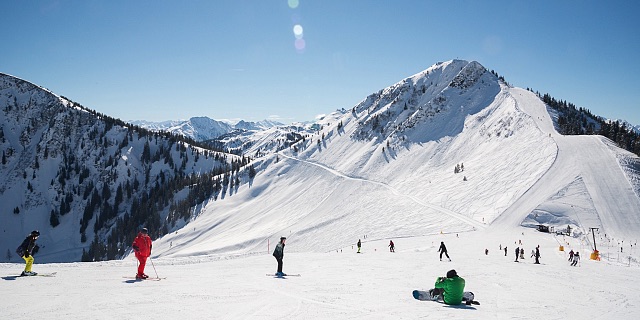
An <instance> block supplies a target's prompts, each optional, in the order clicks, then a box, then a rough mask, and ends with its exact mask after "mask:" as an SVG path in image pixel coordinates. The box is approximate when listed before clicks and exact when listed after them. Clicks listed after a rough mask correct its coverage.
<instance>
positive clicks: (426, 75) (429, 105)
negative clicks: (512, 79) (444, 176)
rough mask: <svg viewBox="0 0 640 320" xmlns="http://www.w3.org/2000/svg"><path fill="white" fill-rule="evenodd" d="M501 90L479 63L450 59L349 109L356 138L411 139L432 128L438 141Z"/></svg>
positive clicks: (433, 138) (432, 135)
mask: <svg viewBox="0 0 640 320" xmlns="http://www.w3.org/2000/svg"><path fill="white" fill-rule="evenodd" d="M499 91H500V82H499V81H498V78H497V76H496V75H494V74H492V73H490V72H488V71H487V69H486V68H484V67H483V66H482V65H481V64H479V63H478V62H475V61H472V62H468V61H464V60H451V61H447V62H443V63H437V64H435V65H433V66H431V67H430V68H428V69H427V70H425V71H423V72H420V73H418V74H416V75H413V76H411V77H408V78H405V79H404V80H402V81H400V82H398V83H396V84H394V85H391V86H389V87H387V88H384V89H382V90H380V91H378V92H377V93H373V94H371V95H369V96H368V97H367V98H366V99H364V100H363V101H361V102H360V103H359V104H358V105H356V106H355V107H354V109H353V115H354V116H355V117H356V118H358V126H359V129H358V130H356V131H355V132H354V136H353V137H354V138H355V139H365V140H369V139H373V138H374V137H382V138H386V137H389V136H390V135H396V136H404V135H407V136H412V132H413V131H414V130H412V128H415V127H420V124H421V123H425V122H429V123H432V124H433V127H432V128H433V130H431V131H432V132H431V134H430V135H429V136H428V137H424V136H422V137H415V138H416V139H418V140H420V141H426V140H425V138H428V139H430V140H437V139H439V138H440V137H443V136H447V135H448V136H452V135H455V134H456V133H459V132H460V131H461V128H462V125H463V123H464V120H465V118H466V117H467V116H468V115H471V114H475V113H477V112H478V111H479V110H481V109H483V108H484V107H486V106H488V105H489V103H490V102H491V101H492V100H493V99H494V97H495V96H496V94H498V92H499Z"/></svg>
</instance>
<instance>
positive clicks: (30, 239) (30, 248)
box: [16, 230, 40, 276]
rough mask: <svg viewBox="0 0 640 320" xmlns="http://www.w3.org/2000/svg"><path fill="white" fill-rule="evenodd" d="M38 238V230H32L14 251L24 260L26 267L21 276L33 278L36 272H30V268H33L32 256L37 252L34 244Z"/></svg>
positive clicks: (36, 246)
mask: <svg viewBox="0 0 640 320" xmlns="http://www.w3.org/2000/svg"><path fill="white" fill-rule="evenodd" d="M39 236H40V232H39V231H38V230H33V231H31V233H30V234H29V235H28V236H27V238H25V239H24V241H22V244H20V246H19V247H18V249H17V250H16V253H17V254H18V255H20V256H21V257H22V259H24V261H25V262H26V265H25V267H24V271H22V273H21V274H20V275H21V276H35V275H37V273H36V272H33V271H31V266H33V255H34V254H35V253H37V252H38V249H40V247H38V245H37V244H36V240H37V239H38V237H39Z"/></svg>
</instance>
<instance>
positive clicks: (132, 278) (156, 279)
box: [123, 276, 167, 281]
mask: <svg viewBox="0 0 640 320" xmlns="http://www.w3.org/2000/svg"><path fill="white" fill-rule="evenodd" d="M123 278H125V279H129V280H137V281H149V280H150V281H160V280H164V279H166V278H167V277H163V278H146V279H141V278H137V277H128V276H123Z"/></svg>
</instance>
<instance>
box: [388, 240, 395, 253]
mask: <svg viewBox="0 0 640 320" xmlns="http://www.w3.org/2000/svg"><path fill="white" fill-rule="evenodd" d="M389 252H396V246H395V245H394V244H393V240H389Z"/></svg>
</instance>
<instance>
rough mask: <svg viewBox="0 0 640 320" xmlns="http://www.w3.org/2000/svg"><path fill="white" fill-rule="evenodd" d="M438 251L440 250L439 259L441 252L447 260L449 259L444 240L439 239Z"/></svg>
mask: <svg viewBox="0 0 640 320" xmlns="http://www.w3.org/2000/svg"><path fill="white" fill-rule="evenodd" d="M438 252H440V261H442V254H444V255H446V256H447V258H448V259H449V261H451V258H449V253H447V247H446V246H445V245H444V241H440V248H438Z"/></svg>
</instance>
